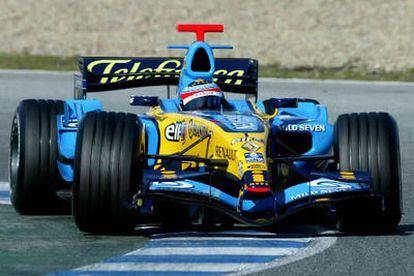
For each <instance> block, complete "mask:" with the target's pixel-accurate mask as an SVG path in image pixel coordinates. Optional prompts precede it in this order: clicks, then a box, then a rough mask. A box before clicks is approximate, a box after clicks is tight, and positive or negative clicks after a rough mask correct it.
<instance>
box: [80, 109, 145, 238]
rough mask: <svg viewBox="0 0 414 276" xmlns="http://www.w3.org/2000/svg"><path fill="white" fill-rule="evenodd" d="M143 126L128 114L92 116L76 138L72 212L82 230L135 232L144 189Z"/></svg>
mask: <svg viewBox="0 0 414 276" xmlns="http://www.w3.org/2000/svg"><path fill="white" fill-rule="evenodd" d="M141 129H142V127H141V123H140V122H139V120H137V116H136V115H133V114H125V113H113V112H109V113H107V112H90V113H87V114H86V115H85V117H84V118H83V119H82V121H81V123H80V126H79V131H78V135H77V140H76V153H75V163H74V183H73V189H72V214H73V217H74V220H75V222H76V224H77V226H78V227H79V229H80V230H81V231H84V232H108V233H109V232H123V231H128V230H131V228H132V226H133V224H134V222H135V221H134V214H135V212H134V211H135V210H134V208H133V204H132V202H133V196H134V194H136V192H137V191H138V188H139V182H140V181H141V170H140V168H139V154H140V153H139V145H140V138H141Z"/></svg>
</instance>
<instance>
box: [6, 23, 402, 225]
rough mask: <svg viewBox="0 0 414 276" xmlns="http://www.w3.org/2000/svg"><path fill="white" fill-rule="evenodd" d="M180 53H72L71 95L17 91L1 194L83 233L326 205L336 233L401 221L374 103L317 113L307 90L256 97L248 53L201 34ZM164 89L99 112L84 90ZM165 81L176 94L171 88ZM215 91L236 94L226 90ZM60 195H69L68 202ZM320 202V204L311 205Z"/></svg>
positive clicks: (392, 128)
mask: <svg viewBox="0 0 414 276" xmlns="http://www.w3.org/2000/svg"><path fill="white" fill-rule="evenodd" d="M177 29H178V31H184V32H195V33H196V35H197V39H196V41H195V42H193V43H192V44H191V45H189V46H188V45H173V46H170V48H173V49H185V50H187V54H186V56H185V58H184V59H183V58H136V57H122V58H120V57H82V58H80V59H79V66H80V70H81V75H75V89H74V94H75V97H74V99H71V100H65V101H59V100H24V101H22V102H21V103H20V104H19V106H18V108H17V112H16V115H15V117H14V119H13V124H12V129H11V143H10V145H11V150H10V184H11V191H12V203H13V205H14V208H15V209H16V210H17V211H18V212H19V213H21V214H37V213H50V212H55V211H56V210H61V207H62V206H65V200H64V199H67V198H71V204H72V214H73V217H74V220H75V222H76V224H77V226H78V227H79V229H80V230H82V231H86V232H102V231H104V232H105V231H124V230H126V229H131V228H133V227H134V225H137V223H143V224H145V223H148V222H151V223H155V222H156V223H162V224H163V225H170V224H174V223H175V224H180V225H190V224H195V223H201V224H202V223H205V224H208V223H210V224H214V225H217V224H219V223H223V224H230V225H231V223H233V222H235V221H237V222H241V223H245V224H249V225H254V226H268V225H273V224H276V223H278V222H279V221H282V220H283V219H284V218H287V217H290V216H291V215H293V214H296V213H298V212H301V211H302V210H305V209H307V210H309V209H311V210H312V209H313V208H318V210H319V209H320V208H322V207H326V210H327V212H328V211H329V212H335V213H336V218H337V225H338V227H339V229H340V230H342V231H348V232H351V231H359V230H364V231H365V230H367V229H368V230H369V231H392V230H393V229H395V227H396V226H397V225H398V223H399V221H400V219H401V192H400V191H401V188H400V186H401V182H400V179H401V178H400V153H399V138H398V128H397V124H396V122H395V120H394V119H393V118H392V117H391V116H390V115H389V114H387V113H359V114H356V113H352V114H344V115H341V116H339V118H338V119H337V121H336V123H335V125H334V126H333V125H331V124H330V123H328V118H327V109H326V107H325V106H323V105H321V104H319V102H318V101H316V100H312V99H298V98H270V99H266V100H263V101H259V100H258V93H257V80H258V62H257V61H256V60H253V59H239V58H214V56H213V51H212V50H213V49H229V48H231V46H225V45H209V44H208V43H206V42H205V41H204V34H205V32H222V31H223V26H222V25H178V27H177ZM155 85H166V86H167V93H168V97H167V98H159V97H156V96H148V95H146V93H143V94H142V95H140V96H131V98H130V104H131V105H133V106H148V107H150V110H149V112H148V113H145V114H138V115H137V114H126V113H115V112H106V111H103V109H102V105H101V103H100V102H99V101H98V100H92V99H86V95H87V94H88V93H94V92H101V91H109V90H118V89H124V88H136V87H144V86H155ZM170 86H177V90H176V91H177V97H175V98H171V97H170V94H171V93H170ZM223 91H225V92H229V93H235V94H239V95H240V94H242V95H245V97H242V98H241V97H238V99H229V98H225V97H224V95H223ZM69 202H70V201H69ZM322 209H323V208H322Z"/></svg>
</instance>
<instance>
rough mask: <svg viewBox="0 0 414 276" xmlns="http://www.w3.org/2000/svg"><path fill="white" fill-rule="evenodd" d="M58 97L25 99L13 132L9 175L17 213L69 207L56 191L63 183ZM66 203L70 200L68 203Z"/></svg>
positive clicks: (13, 123)
mask: <svg viewBox="0 0 414 276" xmlns="http://www.w3.org/2000/svg"><path fill="white" fill-rule="evenodd" d="M58 114H63V102H62V101H58V100H56V101H55V100H23V101H21V102H20V103H19V106H18V107H17V110H16V113H15V115H14V118H13V122H12V127H11V134H10V155H9V176H10V188H11V202H12V204H13V206H14V208H15V209H16V211H17V212H19V213H21V214H25V215H30V214H53V213H56V212H59V213H60V212H62V211H63V212H65V209H66V211H67V210H69V209H68V208H67V207H68V206H65V202H63V200H62V199H60V198H58V196H57V195H56V191H57V190H58V189H59V188H60V187H61V186H63V185H64V181H63V179H62V178H61V176H60V174H59V171H58V168H57V162H56V161H57V158H58V154H59V152H58V146H57V122H56V120H57V115H58ZM66 205H67V203H66Z"/></svg>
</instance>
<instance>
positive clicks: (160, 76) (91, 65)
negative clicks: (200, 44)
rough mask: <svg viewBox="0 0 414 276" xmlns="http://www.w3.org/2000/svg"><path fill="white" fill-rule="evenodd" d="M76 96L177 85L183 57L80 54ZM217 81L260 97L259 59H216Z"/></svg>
mask: <svg viewBox="0 0 414 276" xmlns="http://www.w3.org/2000/svg"><path fill="white" fill-rule="evenodd" d="M78 61H79V69H80V72H81V74H75V87H74V97H75V98H76V99H84V98H86V94H87V93H92V92H101V91H110V90H118V89H126V88H135V87H144V86H158V85H167V86H169V85H177V84H178V81H179V78H180V73H181V68H182V65H183V58H169V57H167V58H137V57H80V58H79V59H78ZM214 61H215V73H214V81H215V83H217V84H218V85H219V86H220V88H221V90H223V91H225V92H232V93H241V94H250V95H253V96H255V97H256V98H257V78H258V62H257V60H254V59H247V58H216V59H214Z"/></svg>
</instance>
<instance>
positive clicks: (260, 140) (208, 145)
mask: <svg viewBox="0 0 414 276" xmlns="http://www.w3.org/2000/svg"><path fill="white" fill-rule="evenodd" d="M153 115H155V117H156V120H157V122H158V127H159V131H160V148H159V154H162V155H168V154H174V153H181V152H182V151H183V150H184V149H186V148H187V147H189V146H190V145H192V144H193V143H195V142H196V141H198V140H199V139H200V138H201V137H203V136H205V135H206V134H208V133H210V134H211V136H210V137H209V138H206V139H205V140H203V141H202V142H201V143H199V144H197V145H196V146H194V147H193V148H191V149H189V150H188V151H186V152H185V153H184V154H183V155H191V156H198V157H203V158H209V159H212V158H217V159H227V160H228V161H229V166H228V167H227V168H223V167H217V168H216V169H217V170H224V171H226V172H227V173H230V174H232V175H233V176H235V177H236V178H237V179H241V178H242V177H243V174H244V173H245V172H246V171H267V164H266V143H267V136H268V128H267V127H266V126H265V127H264V131H263V132H252V133H246V132H226V131H224V130H223V129H222V128H221V127H220V126H219V125H217V124H216V123H215V122H213V121H210V120H208V119H206V118H201V117H197V116H194V115H191V114H184V113H183V114H181V113H167V114H160V113H158V114H153ZM149 143H151V141H149ZM245 154H247V156H246V155H245ZM251 155H253V156H262V157H263V158H261V159H262V160H260V158H259V159H254V158H253V159H252V158H249V157H250V156H251ZM195 165H196V164H195V163H194V162H183V168H182V169H187V168H188V167H189V166H195ZM155 168H157V166H155Z"/></svg>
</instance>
